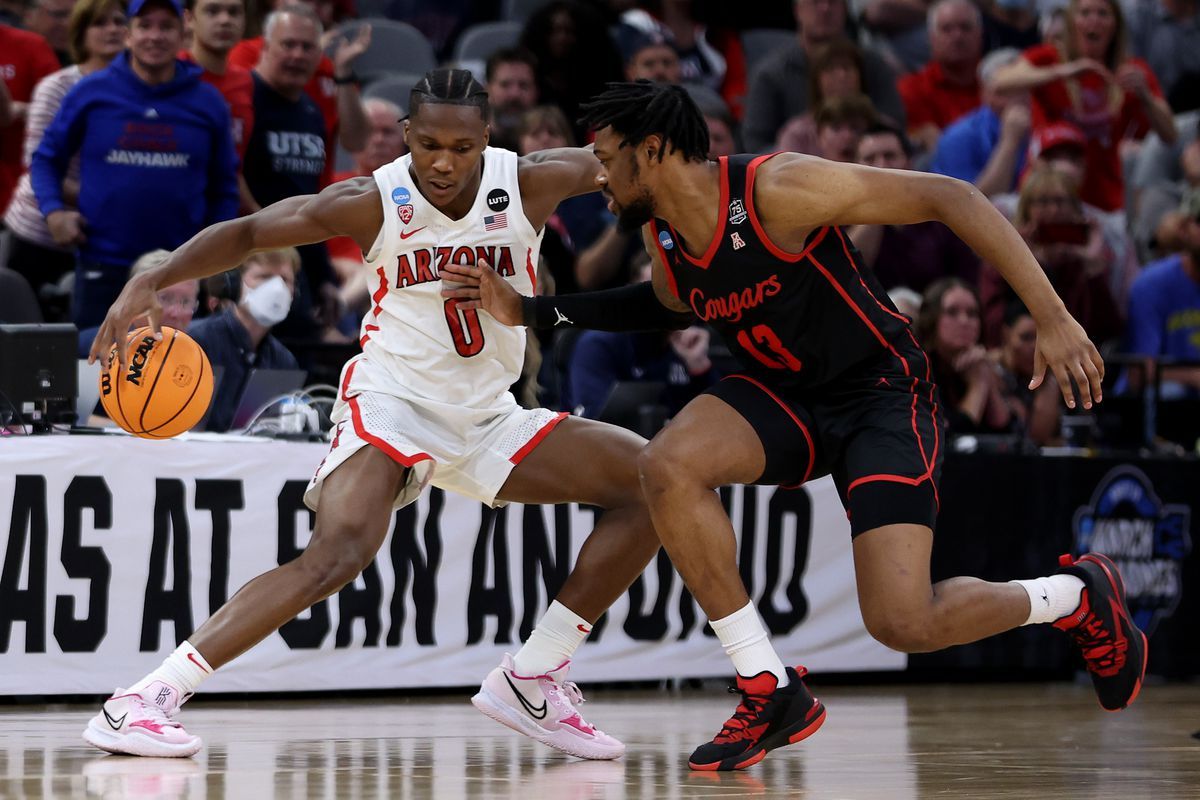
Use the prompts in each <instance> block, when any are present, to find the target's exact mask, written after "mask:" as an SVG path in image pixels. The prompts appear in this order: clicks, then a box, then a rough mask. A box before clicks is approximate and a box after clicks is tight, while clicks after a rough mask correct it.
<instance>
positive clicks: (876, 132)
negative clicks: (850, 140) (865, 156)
mask: <svg viewBox="0 0 1200 800" xmlns="http://www.w3.org/2000/svg"><path fill="white" fill-rule="evenodd" d="M889 134H890V135H891V136H895V137H896V141H898V142H900V149H901V150H903V151H904V155H905V156H907V157H908V158H912V157H913V152H914V150H913V145H912V142H911V141H909V139H908V136H906V135H905V133H904V131H902V130H900V128H898V127H897V126H895V125H893V124H892V123H890V122H887V121H885V120H882V119H881V120H877V121H876V122H875V124H874V125H871V126H869V127H868V128H867V129H866V130H865V131H863V138H866V137H867V136H887V135H889Z"/></svg>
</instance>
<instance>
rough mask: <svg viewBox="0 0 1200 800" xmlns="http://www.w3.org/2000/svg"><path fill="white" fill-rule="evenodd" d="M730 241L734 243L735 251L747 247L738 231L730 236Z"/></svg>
mask: <svg viewBox="0 0 1200 800" xmlns="http://www.w3.org/2000/svg"><path fill="white" fill-rule="evenodd" d="M729 241H731V242H733V249H734V250H741V249H742V248H743V247H745V246H746V243H745V242H744V241H742V235H741V234H740V233H738V232H737V231H734V232H733V233H731V234H729Z"/></svg>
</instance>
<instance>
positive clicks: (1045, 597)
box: [188, 592, 1050, 655]
mask: <svg viewBox="0 0 1200 800" xmlns="http://www.w3.org/2000/svg"><path fill="white" fill-rule="evenodd" d="M1042 599H1043V600H1045V601H1046V605H1050V597H1049V596H1048V595H1047V594H1046V593H1045V592H1042ZM188 655H191V653H188Z"/></svg>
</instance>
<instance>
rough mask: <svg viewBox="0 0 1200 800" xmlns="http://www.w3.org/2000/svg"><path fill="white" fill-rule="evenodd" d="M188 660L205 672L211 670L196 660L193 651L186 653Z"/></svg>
mask: <svg viewBox="0 0 1200 800" xmlns="http://www.w3.org/2000/svg"><path fill="white" fill-rule="evenodd" d="M188 661H190V662H192V663H193V664H195V665H196V666H197V667H199V668H200V669H201V670H203V671H204V672H206V673H207V672H210V671H211V670H207V669H204V665H203V664H201V663H200V662H199V661H197V660H196V654H195V653H188Z"/></svg>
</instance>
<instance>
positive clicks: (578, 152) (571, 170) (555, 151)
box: [517, 145, 600, 230]
mask: <svg viewBox="0 0 1200 800" xmlns="http://www.w3.org/2000/svg"><path fill="white" fill-rule="evenodd" d="M519 164H520V166H519V167H518V171H517V175H518V180H519V182H520V185H521V204H522V205H524V206H525V216H526V217H528V218H529V222H530V224H531V225H533V229H534V230H540V229H541V227H542V226H543V225H545V224H546V220H548V219H550V215H551V214H553V213H554V209H555V208H556V207H557V206H558V204H559V203H561V202H562V201H563V200H566V199H567V198H568V197H575V196H576V195H580V194H587V193H588V192H595V191H597V190H599V188H600V185H599V184H598V183H596V176H597V175H599V174H600V162H599V161H598V160H597V159H596V157H595V156H594V155H592V150H591V146H590V145H589V146H588V147H586V148H583V147H555V148H552V149H550V150H539V151H538V152H536V153H530V154H529V155H527V156H522V157H521V160H520V162H519Z"/></svg>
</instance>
